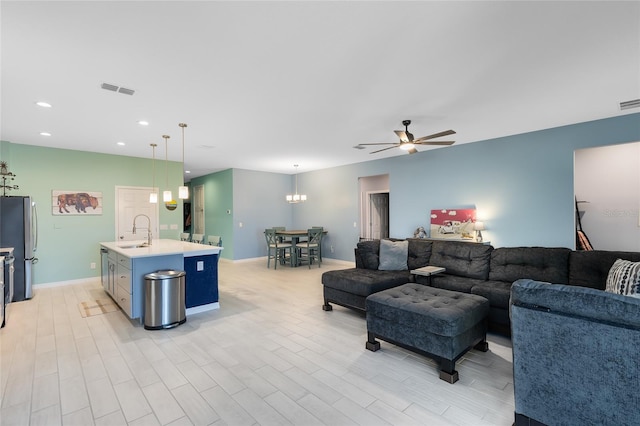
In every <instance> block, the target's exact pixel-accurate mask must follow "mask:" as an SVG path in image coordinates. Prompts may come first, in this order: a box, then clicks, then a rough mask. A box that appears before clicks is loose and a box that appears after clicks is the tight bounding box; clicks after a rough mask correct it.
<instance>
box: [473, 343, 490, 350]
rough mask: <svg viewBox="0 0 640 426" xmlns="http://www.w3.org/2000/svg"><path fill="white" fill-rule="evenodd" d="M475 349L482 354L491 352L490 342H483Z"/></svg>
mask: <svg viewBox="0 0 640 426" xmlns="http://www.w3.org/2000/svg"><path fill="white" fill-rule="evenodd" d="M473 348H474V349H477V350H479V351H482V352H487V351H488V350H489V342H487V341H486V340H483V341H481V342H480V343H478V344H477V345H475V346H474V347H473Z"/></svg>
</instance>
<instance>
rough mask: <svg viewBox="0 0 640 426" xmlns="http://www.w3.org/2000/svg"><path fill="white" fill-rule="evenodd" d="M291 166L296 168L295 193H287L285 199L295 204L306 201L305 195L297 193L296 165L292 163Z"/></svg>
mask: <svg viewBox="0 0 640 426" xmlns="http://www.w3.org/2000/svg"><path fill="white" fill-rule="evenodd" d="M293 167H295V168H296V193H295V194H288V195H287V197H286V199H287V201H288V202H289V203H290V204H296V203H300V202H303V201H307V196H306V195H304V194H298V165H297V164H294V165H293Z"/></svg>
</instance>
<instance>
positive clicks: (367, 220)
mask: <svg viewBox="0 0 640 426" xmlns="http://www.w3.org/2000/svg"><path fill="white" fill-rule="evenodd" d="M359 184H360V239H380V238H389V223H390V222H389V175H377V176H367V177H361V178H359Z"/></svg>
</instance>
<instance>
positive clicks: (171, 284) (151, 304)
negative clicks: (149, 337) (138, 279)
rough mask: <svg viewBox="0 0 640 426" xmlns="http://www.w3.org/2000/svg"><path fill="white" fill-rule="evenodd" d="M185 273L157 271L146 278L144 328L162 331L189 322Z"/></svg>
mask: <svg viewBox="0 0 640 426" xmlns="http://www.w3.org/2000/svg"><path fill="white" fill-rule="evenodd" d="M186 275H187V274H186V273H185V272H184V271H174V270H166V271H157V272H152V273H150V274H147V275H145V276H144V328H146V329H147V330H160V329H162V328H172V327H177V326H179V325H180V324H184V322H185V321H187V318H186V315H185V296H184V283H185V276H186Z"/></svg>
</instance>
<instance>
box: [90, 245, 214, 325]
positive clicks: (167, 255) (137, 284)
mask: <svg viewBox="0 0 640 426" xmlns="http://www.w3.org/2000/svg"><path fill="white" fill-rule="evenodd" d="M222 249H223V248H222V247H216V246H209V245H204V244H196V243H191V242H188V241H176V240H169V239H160V240H153V241H152V244H151V245H148V244H146V243H145V242H143V241H113V242H102V243H100V255H101V258H102V286H103V287H104V289H105V291H106V292H107V294H109V296H111V298H112V299H113V300H114V301H115V302H116V303H117V304H118V305H119V306H120V307H121V308H122V310H123V311H124V312H125V313H126V314H127V315H128V316H129V318H131V319H140V322H143V320H144V286H145V280H144V276H145V275H147V274H149V273H151V272H156V271H159V270H170V269H173V270H177V271H185V272H186V274H187V275H186V279H185V299H186V308H187V310H186V314H187V315H191V314H195V313H198V312H203V311H208V310H211V309H217V308H219V302H218V258H219V255H220V251H221V250H222Z"/></svg>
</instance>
